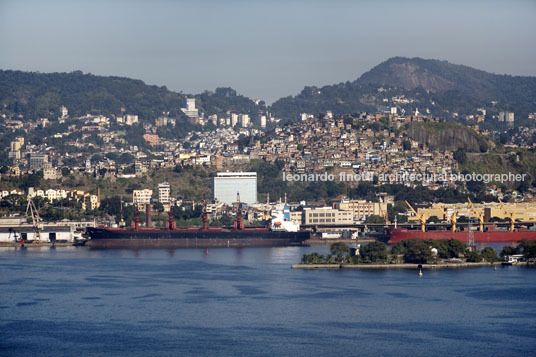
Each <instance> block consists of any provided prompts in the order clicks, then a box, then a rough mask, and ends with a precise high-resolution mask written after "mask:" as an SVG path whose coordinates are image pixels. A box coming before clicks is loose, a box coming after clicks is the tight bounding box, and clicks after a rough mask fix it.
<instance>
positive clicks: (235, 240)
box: [86, 211, 311, 248]
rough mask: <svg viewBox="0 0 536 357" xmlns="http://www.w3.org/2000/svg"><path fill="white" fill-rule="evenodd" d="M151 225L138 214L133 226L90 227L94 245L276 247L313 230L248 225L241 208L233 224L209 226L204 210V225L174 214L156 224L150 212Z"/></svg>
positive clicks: (298, 241) (295, 241)
mask: <svg viewBox="0 0 536 357" xmlns="http://www.w3.org/2000/svg"><path fill="white" fill-rule="evenodd" d="M147 218H148V219H147V227H146V228H141V227H140V226H139V223H140V220H139V216H138V215H136V217H135V221H134V222H133V226H132V227H131V228H107V227H95V228H93V227H88V228H87V235H88V236H89V238H90V239H89V240H88V241H87V243H86V245H87V246H89V247H92V248H211V247H274V246H289V245H300V244H302V243H303V242H304V241H305V240H308V239H310V238H311V232H307V231H300V230H296V231H287V230H284V229H277V227H276V226H274V227H272V228H263V227H261V228H247V227H244V224H243V222H242V220H241V214H240V211H239V212H238V213H237V220H236V222H235V223H234V227H231V228H212V227H211V228H209V227H207V215H206V212H204V213H203V227H202V228H200V227H197V228H176V226H175V221H174V220H173V217H172V216H171V214H170V215H169V220H168V222H167V223H166V228H160V229H159V228H152V227H151V224H150V216H149V215H148V217H147Z"/></svg>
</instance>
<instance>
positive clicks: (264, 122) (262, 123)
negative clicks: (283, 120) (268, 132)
mask: <svg viewBox="0 0 536 357" xmlns="http://www.w3.org/2000/svg"><path fill="white" fill-rule="evenodd" d="M261 128H266V115H261Z"/></svg>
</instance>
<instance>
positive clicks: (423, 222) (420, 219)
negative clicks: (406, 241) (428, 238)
mask: <svg viewBox="0 0 536 357" xmlns="http://www.w3.org/2000/svg"><path fill="white" fill-rule="evenodd" d="M404 202H406V205H407V206H408V207H409V209H410V210H411V211H412V212H413V214H415V216H416V217H417V219H418V220H419V221H420V222H421V231H423V232H426V219H425V218H424V215H423V214H422V213H421V214H419V213H417V211H415V210H414V209H413V207H412V206H411V205H410V204H409V202H408V201H404Z"/></svg>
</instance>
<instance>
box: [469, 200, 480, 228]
mask: <svg viewBox="0 0 536 357" xmlns="http://www.w3.org/2000/svg"><path fill="white" fill-rule="evenodd" d="M467 201H469V205H470V206H471V211H473V214H474V215H475V217H476V218H478V222H479V227H478V230H479V231H480V232H484V214H483V213H478V211H477V210H476V208H475V205H474V204H473V202H471V199H470V198H469V197H467Z"/></svg>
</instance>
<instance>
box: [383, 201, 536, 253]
mask: <svg viewBox="0 0 536 357" xmlns="http://www.w3.org/2000/svg"><path fill="white" fill-rule="evenodd" d="M467 201H468V203H469V205H470V207H471V211H472V212H473V214H474V217H475V218H477V219H478V230H472V229H471V227H470V226H468V225H466V226H465V227H464V228H465V229H464V230H459V229H458V225H457V221H458V219H457V212H453V214H452V215H450V216H449V218H450V222H451V227H450V228H451V229H450V230H426V226H427V223H426V217H424V216H423V215H422V214H419V213H418V212H417V211H416V210H415V209H414V208H413V207H412V206H411V205H410V204H409V202H408V201H405V202H406V205H407V206H408V207H409V209H410V210H411V211H412V212H413V213H414V214H415V216H416V217H417V219H418V220H419V221H420V226H421V229H420V230H411V229H404V228H396V224H395V228H394V229H389V241H388V243H389V244H396V243H398V242H400V241H402V240H405V239H423V240H429V239H430V240H439V239H456V240H459V241H461V242H463V243H468V244H473V243H517V242H519V241H520V240H522V239H527V240H536V230H531V229H526V227H525V228H520V226H523V223H521V222H515V221H514V219H513V215H512V214H511V212H510V213H509V212H508V211H507V210H506V208H505V207H504V205H503V203H502V201H501V200H500V199H499V202H500V204H501V207H502V208H503V210H504V212H505V214H508V213H509V218H510V223H509V227H508V229H507V230H505V229H502V230H501V229H497V228H498V225H497V224H495V223H492V222H485V218H484V216H485V215H484V213H482V212H478V211H477V209H476V208H475V206H474V204H473V202H471V199H470V198H467ZM516 224H517V225H518V228H516ZM529 225H534V223H533V222H532V223H528V224H527V226H529ZM533 228H534V227H533Z"/></svg>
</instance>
